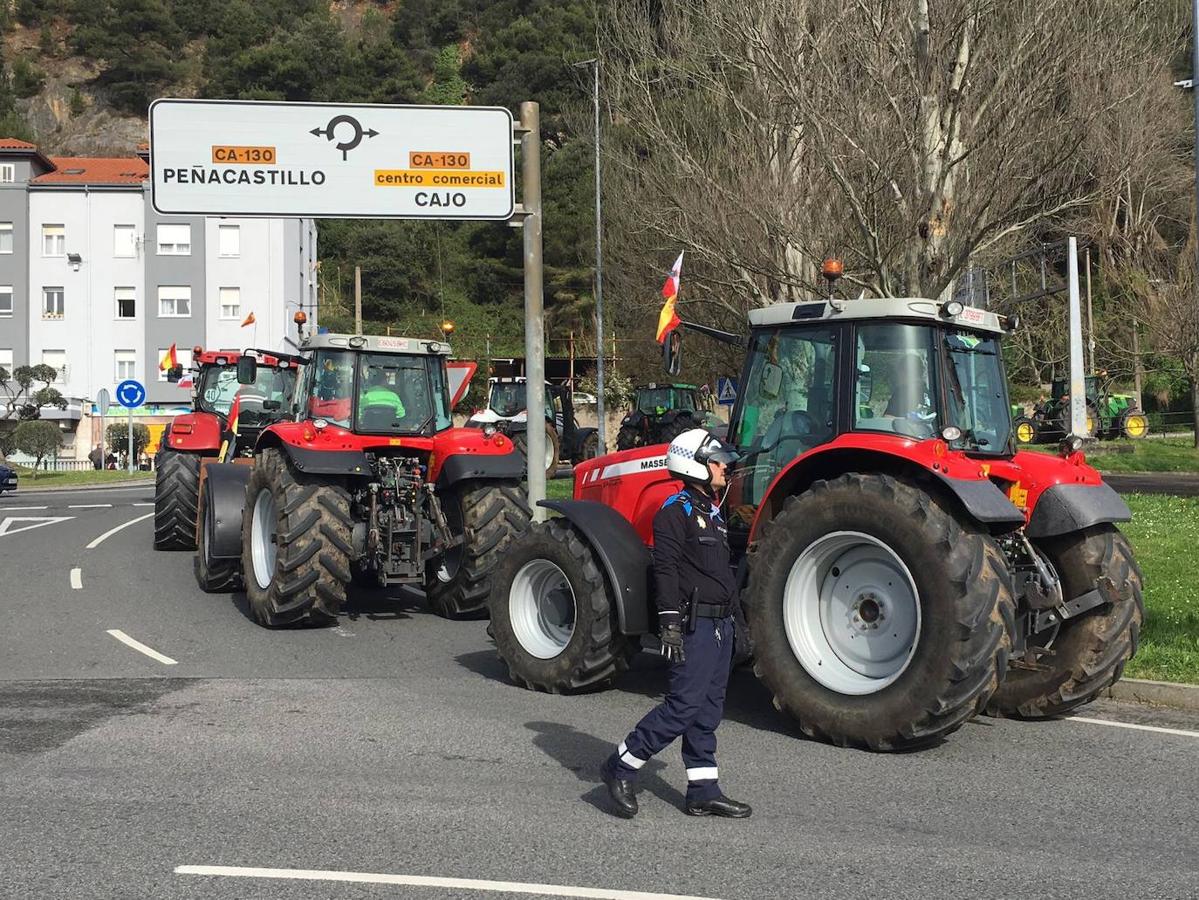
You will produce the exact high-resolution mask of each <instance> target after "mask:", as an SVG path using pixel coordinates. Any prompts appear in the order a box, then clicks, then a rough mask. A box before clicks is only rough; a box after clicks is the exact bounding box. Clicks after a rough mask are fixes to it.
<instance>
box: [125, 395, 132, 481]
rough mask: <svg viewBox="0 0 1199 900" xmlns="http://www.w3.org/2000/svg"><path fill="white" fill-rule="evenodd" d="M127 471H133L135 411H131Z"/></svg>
mask: <svg viewBox="0 0 1199 900" xmlns="http://www.w3.org/2000/svg"><path fill="white" fill-rule="evenodd" d="M125 471H126V472H132V471H133V410H132V409H130V410H129V459H128V460H127V461H126V463H125Z"/></svg>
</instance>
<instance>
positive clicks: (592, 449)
mask: <svg viewBox="0 0 1199 900" xmlns="http://www.w3.org/2000/svg"><path fill="white" fill-rule="evenodd" d="M597 456H599V435H598V434H596V433H595V432H594V431H593V432H591V433H590V434H589V435H587V437H585V438H583V443H582V445H580V447H579V452H578V454H577V455H576V456H575V458H574V459H572V460H571V462H572V463H573V464H574V465H576V466H577V465H579V464H580V463H584V462H586V461H587V460H589V459H595V458H596V457H597Z"/></svg>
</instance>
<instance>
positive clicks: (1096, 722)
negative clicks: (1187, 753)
mask: <svg viewBox="0 0 1199 900" xmlns="http://www.w3.org/2000/svg"><path fill="white" fill-rule="evenodd" d="M1067 721H1070V722H1082V723H1084V724H1086V725H1107V726H1109V727H1111V728H1135V729H1136V730H1137V731H1153V732H1156V733H1157V734H1174V735H1178V736H1179V737H1190V738H1199V731H1184V730H1183V729H1181V728H1159V727H1158V726H1156V725H1135V724H1133V723H1132V722H1112V721H1111V720H1109V719H1087V718H1083V717H1082V716H1071V717H1070V718H1069V719H1068V720H1067Z"/></svg>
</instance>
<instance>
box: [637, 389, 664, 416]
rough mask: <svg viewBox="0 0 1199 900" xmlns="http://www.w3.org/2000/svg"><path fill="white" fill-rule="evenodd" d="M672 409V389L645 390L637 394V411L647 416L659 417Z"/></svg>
mask: <svg viewBox="0 0 1199 900" xmlns="http://www.w3.org/2000/svg"><path fill="white" fill-rule="evenodd" d="M670 408H671V406H670V388H668V387H660V388H643V389H642V390H640V391H638V392H637V409H639V410H640V411H641V412H643V413H645V414H646V415H650V416H658V415H661V414H662V413H664V412H666V411H667V410H669V409H670Z"/></svg>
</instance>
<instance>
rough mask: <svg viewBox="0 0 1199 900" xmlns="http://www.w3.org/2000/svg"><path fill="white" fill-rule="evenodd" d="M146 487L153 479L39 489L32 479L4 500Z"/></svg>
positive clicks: (65, 485)
mask: <svg viewBox="0 0 1199 900" xmlns="http://www.w3.org/2000/svg"><path fill="white" fill-rule="evenodd" d="M143 484H144V485H146V486H147V487H153V486H154V479H153V478H134V479H129V480H127V481H106V482H104V483H103V484H57V485H49V486H47V487H41V486H40V485H38V484H36V483H34V482H33V480H32V479H28V480H25V482H24V483H23V484H22V485H21V486H20V487H18V488H17V489H16V490H15V491H13V492H11V493H8V494H5V495H4V496H5V499H6V500H16V499H18V498H19V497H20V496H21V495H22V494H26V495H27V494H49V493H54V492H57V491H103V490H107V489H109V488H126V487H141V486H142V485H143Z"/></svg>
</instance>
